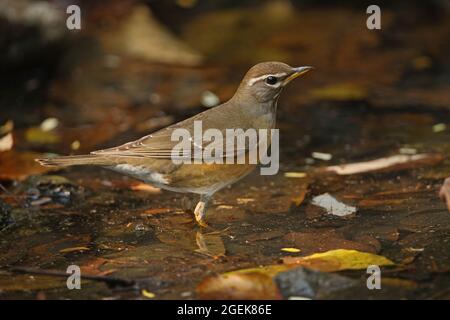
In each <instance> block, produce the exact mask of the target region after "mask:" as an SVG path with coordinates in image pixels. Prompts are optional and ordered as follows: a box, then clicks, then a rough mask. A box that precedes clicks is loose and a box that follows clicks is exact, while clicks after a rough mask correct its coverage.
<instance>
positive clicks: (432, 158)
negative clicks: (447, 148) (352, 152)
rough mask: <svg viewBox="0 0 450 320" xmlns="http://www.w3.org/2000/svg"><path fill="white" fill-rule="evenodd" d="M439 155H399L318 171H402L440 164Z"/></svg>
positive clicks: (345, 173)
mask: <svg viewBox="0 0 450 320" xmlns="http://www.w3.org/2000/svg"><path fill="white" fill-rule="evenodd" d="M443 159H444V157H443V156H442V155H441V154H415V155H404V154H399V155H395V156H391V157H386V158H380V159H376V160H370V161H365V162H356V163H349V164H343V165H337V166H330V167H326V168H324V169H319V172H320V171H324V172H334V173H337V174H339V175H349V174H358V173H364V172H371V171H385V170H386V171H387V170H404V169H411V168H415V167H421V166H431V165H435V164H437V163H439V162H441V161H442V160H443Z"/></svg>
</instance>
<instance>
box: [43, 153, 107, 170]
mask: <svg viewBox="0 0 450 320" xmlns="http://www.w3.org/2000/svg"><path fill="white" fill-rule="evenodd" d="M36 161H37V162H39V163H40V164H41V165H43V166H46V167H68V166H81V165H98V166H99V165H100V166H101V165H103V166H106V165H109V164H111V160H108V159H107V158H106V157H104V156H98V155H95V154H87V155H79V156H66V157H53V158H42V159H36Z"/></svg>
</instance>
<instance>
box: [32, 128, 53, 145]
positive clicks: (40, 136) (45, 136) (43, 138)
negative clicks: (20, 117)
mask: <svg viewBox="0 0 450 320" xmlns="http://www.w3.org/2000/svg"><path fill="white" fill-rule="evenodd" d="M25 139H26V140H27V141H28V142H31V143H35V144H54V143H58V142H59V141H60V140H61V139H60V137H59V136H58V135H57V134H56V133H55V132H54V131H44V130H42V129H41V128H40V127H32V128H29V129H27V131H26V132H25Z"/></svg>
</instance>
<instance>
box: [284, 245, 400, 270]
mask: <svg viewBox="0 0 450 320" xmlns="http://www.w3.org/2000/svg"><path fill="white" fill-rule="evenodd" d="M283 262H284V263H285V264H288V265H295V266H303V267H306V268H310V269H314V270H318V271H322V272H334V271H341V270H362V269H366V268H367V267H368V266H370V265H377V266H380V267H381V266H393V265H394V263H393V262H392V261H391V260H389V259H387V258H385V257H383V256H379V255H376V254H372V253H368V252H361V251H357V250H346V249H338V250H331V251H327V252H323V253H315V254H312V255H310V256H307V257H296V258H294V257H287V258H284V259H283Z"/></svg>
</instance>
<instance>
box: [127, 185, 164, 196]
mask: <svg viewBox="0 0 450 320" xmlns="http://www.w3.org/2000/svg"><path fill="white" fill-rule="evenodd" d="M130 188H131V190H134V191H145V192H148V193H154V194H156V193H161V189H160V188H156V187H154V186H151V185H149V184H146V183H138V184H133V185H131V187H130Z"/></svg>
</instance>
